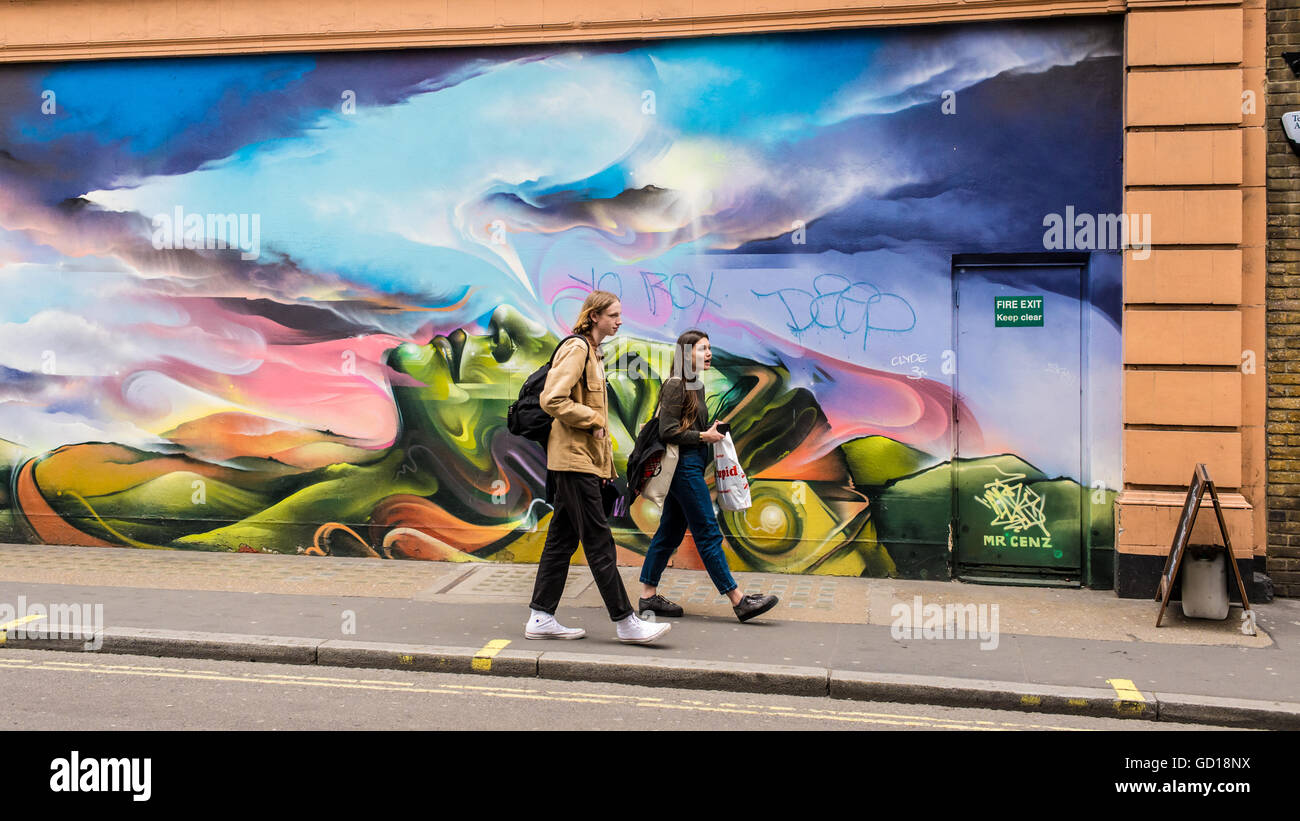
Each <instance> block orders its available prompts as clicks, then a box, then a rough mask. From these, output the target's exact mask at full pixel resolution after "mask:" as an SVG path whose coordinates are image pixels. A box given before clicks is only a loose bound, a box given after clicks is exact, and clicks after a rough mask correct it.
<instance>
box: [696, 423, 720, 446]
mask: <svg viewBox="0 0 1300 821" xmlns="http://www.w3.org/2000/svg"><path fill="white" fill-rule="evenodd" d="M723 436H724V434H722V433H719V432H718V423H717V422H714V423H713V427H711V428H709V429H708V430H706V431H701V432H700V441H701V442H704V443H705V444H706V445H712V444H713V443H714V442H721V441H722V437H723Z"/></svg>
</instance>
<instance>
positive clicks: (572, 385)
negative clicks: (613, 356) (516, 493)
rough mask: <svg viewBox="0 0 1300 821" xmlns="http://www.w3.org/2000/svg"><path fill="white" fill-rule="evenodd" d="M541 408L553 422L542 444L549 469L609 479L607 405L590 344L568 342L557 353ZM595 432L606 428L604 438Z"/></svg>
mask: <svg viewBox="0 0 1300 821" xmlns="http://www.w3.org/2000/svg"><path fill="white" fill-rule="evenodd" d="M584 352H585V353H586V355H585V356H584V355H583V354H584ZM541 405H542V410H544V411H546V412H547V413H549V414H550V415H551V416H553V417H554V418H555V422H554V423H553V424H552V425H551V436H550V438H549V439H548V440H547V441H546V467H547V469H548V470H569V471H577V472H579V473H593V474H595V475H597V476H600V477H602V478H606V479H613V478H614V476H615V475H616V474H615V471H614V446H613V445H612V444H611V442H610V439H609V421H608V416H607V415H606V414H607V409H606V407H605V365H604V362H603V361H602V360H601V358H600V349H599V348H597V347H596V346H595V345H592V344H590V340H588V343H587V344H583V341H582V340H580V339H570V340H569V341H568V342H565V343H564V344H563V345H561V346H560V349H559V350H558V351H556V352H555V361H554V362H552V363H551V370H550V372H549V373H548V374H547V375H546V387H544V388H542V396H541ZM597 430H604V431H605V435H604V437H602V438H600V439H597V438H596V437H595V435H594V433H595V431H597Z"/></svg>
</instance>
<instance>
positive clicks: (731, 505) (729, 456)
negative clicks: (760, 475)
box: [713, 433, 752, 510]
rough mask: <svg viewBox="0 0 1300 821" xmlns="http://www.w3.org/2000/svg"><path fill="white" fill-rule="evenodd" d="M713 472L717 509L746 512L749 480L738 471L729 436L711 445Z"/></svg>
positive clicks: (748, 505) (743, 472) (734, 444)
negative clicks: (716, 492)
mask: <svg viewBox="0 0 1300 821" xmlns="http://www.w3.org/2000/svg"><path fill="white" fill-rule="evenodd" d="M713 472H714V478H715V480H716V481H715V484H716V486H717V489H718V507H720V508H722V509H723V510H747V509H748V508H749V507H750V505H751V504H752V502H751V501H750V499H749V479H748V478H746V476H745V471H743V470H741V469H740V457H739V456H738V455H737V454H736V443H735V442H733V441H731V434H730V433H728V434H726V435H725V436H723V437H722V440H721V441H719V442H715V443H714V445H713Z"/></svg>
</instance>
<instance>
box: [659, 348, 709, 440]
mask: <svg viewBox="0 0 1300 821" xmlns="http://www.w3.org/2000/svg"><path fill="white" fill-rule="evenodd" d="M708 338H709V335H708V334H706V333H705V332H704V331H698V330H695V329H691V330H689V331H687V332H686V333H684V334H682V335H681V336H679V337H677V344H676V345H674V346H673V361H672V365H671V367H670V368H669V373H670V374H671V375H672V377H674V378H677V379H680V380H682V386H683V387H684V388H685V389H686V402H685V404H683V405H682V427H683V428H688V427H690V426H691V425H694V424H695V417H696V415H698V414H699V412H700V399H699V396H698V395H697V394H696V393H695V391H693V390H691V389H690V387H691V385H693V384H697V383H698V382H699V379H700V375H699V374H698V373H697V372H696V370H695V345H696V344H697V343H698V342H699V341H700V340H701V339H708Z"/></svg>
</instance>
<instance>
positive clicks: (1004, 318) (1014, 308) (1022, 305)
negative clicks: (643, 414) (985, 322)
mask: <svg viewBox="0 0 1300 821" xmlns="http://www.w3.org/2000/svg"><path fill="white" fill-rule="evenodd" d="M993 325H994V327H996V328H1027V327H1030V326H1037V327H1040V328H1041V327H1042V325H1043V298H1042V297H1041V296H999V297H994V298H993Z"/></svg>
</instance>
